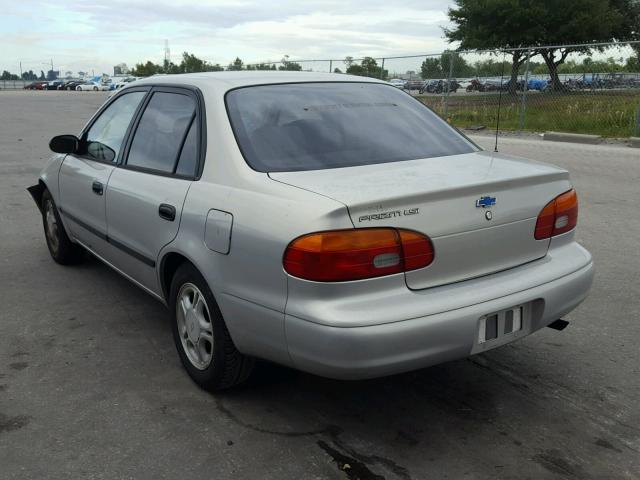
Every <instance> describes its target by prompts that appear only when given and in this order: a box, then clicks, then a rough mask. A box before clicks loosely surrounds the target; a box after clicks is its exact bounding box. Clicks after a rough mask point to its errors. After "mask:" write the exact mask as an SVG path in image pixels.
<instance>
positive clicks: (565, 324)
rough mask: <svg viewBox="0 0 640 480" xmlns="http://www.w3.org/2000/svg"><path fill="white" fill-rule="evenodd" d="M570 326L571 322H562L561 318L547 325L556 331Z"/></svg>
mask: <svg viewBox="0 0 640 480" xmlns="http://www.w3.org/2000/svg"><path fill="white" fill-rule="evenodd" d="M568 326H569V322H567V321H566V320H562V319H561V318H559V319H558V320H555V321H553V322H551V323H550V324H549V325H547V327H549V328H553V329H554V330H564V329H565V328H567V327H568Z"/></svg>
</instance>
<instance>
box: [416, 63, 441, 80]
mask: <svg viewBox="0 0 640 480" xmlns="http://www.w3.org/2000/svg"><path fill="white" fill-rule="evenodd" d="M420 76H421V77H422V78H423V80H426V79H430V78H442V77H443V75H442V66H441V65H440V59H439V58H438V57H429V58H427V59H425V61H424V62H422V65H421V66H420Z"/></svg>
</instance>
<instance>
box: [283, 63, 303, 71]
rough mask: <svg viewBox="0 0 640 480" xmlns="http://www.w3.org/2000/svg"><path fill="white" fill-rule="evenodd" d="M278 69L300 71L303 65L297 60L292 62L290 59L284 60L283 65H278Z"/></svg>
mask: <svg viewBox="0 0 640 480" xmlns="http://www.w3.org/2000/svg"><path fill="white" fill-rule="evenodd" d="M278 70H288V71H291V72H299V71H301V70H302V65H300V64H299V63H296V62H290V61H289V60H283V61H282V65H280V66H279V67H278Z"/></svg>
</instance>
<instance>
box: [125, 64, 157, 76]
mask: <svg viewBox="0 0 640 480" xmlns="http://www.w3.org/2000/svg"><path fill="white" fill-rule="evenodd" d="M162 71H163V67H162V66H160V65H156V64H155V63H153V62H152V61H150V60H149V61H147V63H136V66H135V67H133V68H132V69H131V73H132V74H133V75H135V76H136V77H150V76H151V75H155V74H156V73H162Z"/></svg>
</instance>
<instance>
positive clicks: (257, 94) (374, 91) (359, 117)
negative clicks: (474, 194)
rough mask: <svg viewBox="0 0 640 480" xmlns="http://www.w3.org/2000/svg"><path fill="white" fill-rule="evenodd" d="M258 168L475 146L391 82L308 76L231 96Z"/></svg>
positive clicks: (352, 162)
mask: <svg viewBox="0 0 640 480" xmlns="http://www.w3.org/2000/svg"><path fill="white" fill-rule="evenodd" d="M226 101H227V108H228V111H229V117H230V120H231V125H232V128H233V130H234V132H235V135H236V138H237V140H238V144H239V146H240V149H241V150H242V153H243V155H244V157H245V159H246V161H247V163H248V164H249V166H251V168H253V169H254V170H257V171H260V172H287V171H300V170H320V169H325V168H339V167H352V166H357V165H370V164H376V163H388V162H400V161H404V160H415V159H418V158H429V157H438V156H445V155H457V154H461V153H469V152H472V151H475V148H474V147H473V145H472V144H471V143H470V142H469V141H468V140H466V139H465V138H464V137H463V136H462V135H460V134H459V133H458V132H456V131H455V130H454V129H453V128H452V127H450V126H449V125H448V124H447V123H446V122H444V121H443V120H442V119H440V118H439V117H438V116H437V115H436V114H435V113H433V112H432V111H431V110H429V109H428V108H427V107H426V106H424V105H423V104H422V103H420V102H418V101H417V100H415V99H413V98H411V97H410V96H409V95H407V94H406V93H403V92H400V91H399V90H398V89H397V88H395V87H392V86H390V85H384V84H375V83H346V82H336V83H300V84H278V85H265V86H254V87H244V88H240V89H237V90H232V91H230V92H229V93H228V94H227V96H226Z"/></svg>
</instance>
